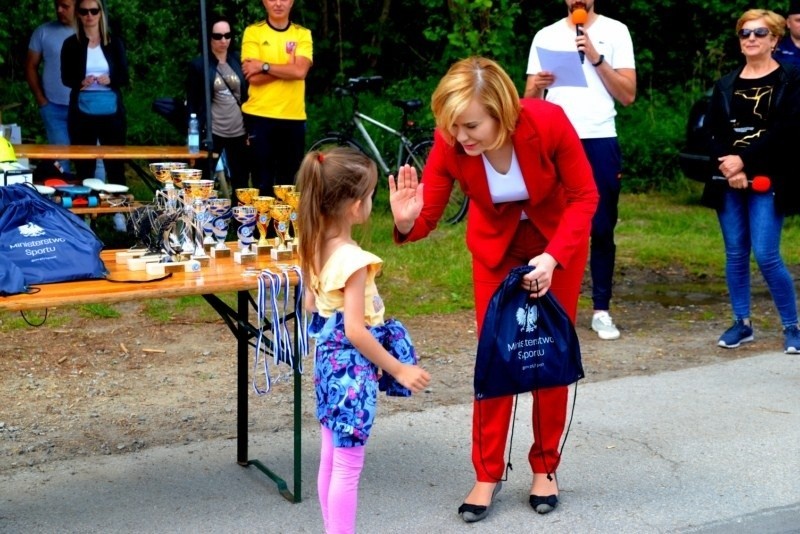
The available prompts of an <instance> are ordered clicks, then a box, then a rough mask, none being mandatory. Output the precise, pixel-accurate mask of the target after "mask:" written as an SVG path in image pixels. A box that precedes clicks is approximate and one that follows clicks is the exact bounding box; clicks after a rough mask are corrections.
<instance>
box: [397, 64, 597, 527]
mask: <svg viewBox="0 0 800 534" xmlns="http://www.w3.org/2000/svg"><path fill="white" fill-rule="evenodd" d="M431 108H432V110H433V114H434V117H435V119H436V133H435V141H434V145H433V149H432V150H431V153H430V156H429V158H428V162H427V164H426V166H425V169H424V171H423V174H424V182H419V181H418V179H417V175H416V171H415V170H414V169H413V168H411V167H409V166H404V167H402V168H401V169H400V170H399V171H398V174H397V178H396V179H395V178H394V177H390V178H389V189H390V201H391V206H392V213H393V215H394V222H395V240H396V241H397V242H399V243H404V242H409V241H416V240H417V239H422V238H423V237H425V236H426V235H428V234H429V233H430V232H431V231H432V230H433V229H434V228H435V227H436V224H437V223H438V221H439V219H440V217H441V216H442V213H443V211H444V208H445V205H446V203H447V200H448V198H449V197H450V190H451V188H452V187H454V186H455V185H456V184H455V182H458V185H460V186H461V188H462V189H463V191H464V193H465V194H466V195H467V197H468V198H469V200H470V208H469V218H468V220H467V233H466V241H467V247H468V248H469V250H470V252H471V253H472V269H473V283H474V291H475V314H476V319H477V323H478V336H480V329H481V326H482V323H483V319H484V315H485V313H486V309H487V307H488V304H489V301H490V299H491V297H492V294H493V293H494V291H495V289H496V288H497V287H498V286H499V285H500V284H501V283H502V281H503V280H504V279H505V277H506V275H507V274H508V273H509V271H510V270H511V268H512V267H516V266H518V265H524V264H529V265H532V266H534V267H535V269H534V270H533V271H531V272H530V273H529V274H527V275H526V276H525V277H524V281H523V287H524V288H525V289H526V290H530V291H531V295H532V296H541V295H544V294H545V293H547V292H548V291H552V292H553V295H555V296H556V298H557V299H558V301H559V302H560V303H561V305H562V306H563V308H564V309H565V310H566V312H567V314H568V315H569V316H570V317H571V319H572V321H573V323H574V322H575V316H576V314H577V309H578V295H579V293H580V286H581V281H582V279H583V273H584V267H585V265H586V259H587V253H588V240H589V231H590V227H591V221H592V215H593V214H594V212H595V208H596V206H597V198H598V197H597V189H596V187H595V184H594V180H593V178H592V171H591V168H590V167H589V162H588V160H587V159H586V156H585V154H584V152H583V148H582V146H581V142H580V139H578V136H577V134H576V133H575V130H574V129H573V127H572V125H571V124H570V122H569V120H568V119H567V117H566V115H565V114H564V112H563V111H562V110H561V108H560V107H558V106H556V105H553V104H550V103H548V102H546V101H543V100H540V99H522V100H520V98H519V96H518V93H517V90H516V88H515V86H514V84H513V82H512V81H511V79H510V78H509V77H508V75H507V74H506V73H505V72H504V71H503V69H502V68H501V67H500V66H499V65H498V64H497V63H495V62H493V61H491V60H489V59H485V58H480V57H472V58H468V59H464V60H461V61H459V62H457V63H455V64H454V65H453V66H452V67H450V70H448V72H447V74H446V75H445V76H444V77H443V78H442V80H441V81H440V82H439V86H438V87H437V89H436V91H435V92H434V93H433V97H432V101H431ZM573 387H574V386H570V387H569V388H568V387H561V388H551V389H545V390H540V391H537V392H535V393H534V409H533V414H532V418H533V429H534V443H533V445H532V446H531V449H530V452H529V455H528V459H529V461H530V464H531V468H532V471H533V482H532V484H531V490H530V498H529V502H530V504H531V506H532V507H533V508H534V510H536V511H537V512H538V513H547V512H549V511H551V510H552V509H553V508H555V507H556V505H557V504H558V483H557V481H556V479H555V476H554V475H555V472H556V469H557V467H558V464H559V461H560V459H561V454H560V449H561V445H562V444H563V440H564V438H565V437H566V436H565V435H566V432H565V431H566V427H567V419H568V414H569V413H570V412H571V403H572V395H570V390H571V389H572V388H573ZM512 400H513V397H501V398H495V399H486V400H481V401H474V405H473V423H472V425H473V429H472V463H473V465H474V468H475V474H476V482H475V485H474V486H473V488H472V490H471V491H470V492H469V494H468V495H467V497H466V499H465V501H464V504H462V505H461V507H460V508H459V514H460V515H461V517H462V519H464V521H467V522H474V521H480V520H481V519H483V518H484V517H486V515H487V514H488V512H489V509H490V507H491V502H492V499H493V497H494V495H496V494H497V491H499V489H500V481H501V479H502V478H503V475H504V469H505V461H504V453H505V447H506V439H507V435H508V428H509V423H510V419H511V406H512Z"/></svg>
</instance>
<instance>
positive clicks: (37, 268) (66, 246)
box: [0, 184, 107, 294]
mask: <svg viewBox="0 0 800 534" xmlns="http://www.w3.org/2000/svg"><path fill="white" fill-rule="evenodd" d="M102 248H103V243H102V241H100V239H98V238H97V236H96V235H95V234H94V232H93V231H92V230H91V228H89V226H88V225H87V224H86V223H85V222H84V221H83V219H81V218H80V217H78V216H76V215H75V214H73V213H72V212H70V211H69V210H67V209H65V208H63V207H61V206H59V205H57V204H55V203H54V202H52V201H50V200H48V199H46V198H44V197H43V196H41V195H40V194H39V193H38V192H37V191H36V190H35V189H33V188H32V187H29V186H27V185H24V184H16V185H11V186H7V187H0V257H2V263H3V264H4V265H6V267H7V269H6V270H8V271H9V272H10V273H12V274H14V276H12V277H9V278H7V279H4V284H5V283H6V282H8V283H9V285H8V287H0V292H5V293H6V294H13V293H18V292H19V291H18V289H19V285H18V282H17V280H18V275H16V273H17V272H21V273H22V276H23V278H24V283H25V285H26V286H30V285H33V284H46V283H51V282H63V281H66V280H85V279H92V278H104V277H105V276H106V274H107V270H106V267H105V264H103V261H102V260H101V259H100V251H101V250H102ZM12 265H13V267H12ZM11 284H14V285H11Z"/></svg>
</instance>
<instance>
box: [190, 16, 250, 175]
mask: <svg viewBox="0 0 800 534" xmlns="http://www.w3.org/2000/svg"><path fill="white" fill-rule="evenodd" d="M208 36H209V45H210V46H209V50H210V52H211V53H210V54H209V55H208V70H207V71H204V69H203V57H202V56H199V57H196V58H194V59H193V60H192V61H191V62H190V63H189V71H188V76H187V80H186V100H187V107H188V108H189V113H197V118H198V120H199V121H200V129H201V132H203V131H205V126H206V97H205V91H206V88H208V90H210V93H211V134H212V140H213V142H214V147H213V148H214V154H216V155H217V157H219V155H220V154H222V152H223V151H224V152H225V162H226V164H227V166H228V171H229V175H228V176H229V179H230V182H229V185H230V190H231V191H234V190H235V189H237V188H240V187H249V185H248V179H249V176H248V174H249V173H248V161H249V158H248V150H247V133H246V132H245V129H244V120H243V119H242V103H243V102H244V101H245V100H247V89H248V85H247V80H246V79H245V77H244V73H243V72H242V64H241V62H240V61H239V54H238V53H234V51H233V50H232V49H231V43H232V42H233V33H232V31H231V23H230V20H228V18H227V17H225V16H222V15H214V16H212V17H211V19H210V20H209V25H208ZM206 72H207V73H208V77H206ZM214 163H215V166H216V160H215V162H214Z"/></svg>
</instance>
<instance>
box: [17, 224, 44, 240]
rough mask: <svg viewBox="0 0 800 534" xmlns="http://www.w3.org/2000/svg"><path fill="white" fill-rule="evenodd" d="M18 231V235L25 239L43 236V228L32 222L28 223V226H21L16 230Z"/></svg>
mask: <svg viewBox="0 0 800 534" xmlns="http://www.w3.org/2000/svg"><path fill="white" fill-rule="evenodd" d="M18 230H19V233H20V234H22V235H23V236H25V237H39V236H41V235H44V228H42V227H41V226H39V225H38V224H34V223H32V222H29V223H28V224H23V225H22V226H20V227H19V228H18Z"/></svg>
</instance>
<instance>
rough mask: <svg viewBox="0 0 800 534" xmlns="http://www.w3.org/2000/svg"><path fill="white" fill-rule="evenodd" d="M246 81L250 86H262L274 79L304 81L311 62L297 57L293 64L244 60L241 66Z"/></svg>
mask: <svg viewBox="0 0 800 534" xmlns="http://www.w3.org/2000/svg"><path fill="white" fill-rule="evenodd" d="M242 68H243V69H244V71H245V76H246V77H247V81H248V82H250V84H252V85H262V84H265V83H269V82H271V81H273V80H275V79H278V80H304V79H305V77H306V74H308V69H310V68H311V60H310V59H308V58H306V57H303V56H297V57H296V58H295V60H294V63H284V64H278V63H269V62H266V61H259V60H257V59H250V58H248V59H245V60H244V63H243V65H242Z"/></svg>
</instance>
